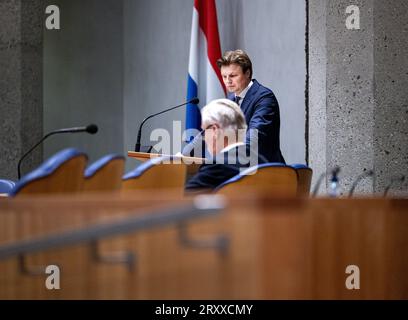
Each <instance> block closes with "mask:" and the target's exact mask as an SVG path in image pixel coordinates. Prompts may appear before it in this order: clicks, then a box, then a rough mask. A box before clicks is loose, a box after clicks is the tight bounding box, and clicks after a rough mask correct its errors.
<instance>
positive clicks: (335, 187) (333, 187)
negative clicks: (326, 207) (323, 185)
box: [329, 167, 340, 197]
mask: <svg viewBox="0 0 408 320" xmlns="http://www.w3.org/2000/svg"><path fill="white" fill-rule="evenodd" d="M339 172H340V167H334V169H333V170H332V171H331V178H330V187H329V195H330V196H331V197H337V196H338V193H339V178H338V177H337V175H338V174H339Z"/></svg>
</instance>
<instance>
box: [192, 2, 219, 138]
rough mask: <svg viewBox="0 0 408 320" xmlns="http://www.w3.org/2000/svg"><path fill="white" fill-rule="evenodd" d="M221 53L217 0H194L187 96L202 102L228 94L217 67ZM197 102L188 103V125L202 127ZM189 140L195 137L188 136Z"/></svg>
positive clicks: (202, 104) (203, 103)
mask: <svg viewBox="0 0 408 320" xmlns="http://www.w3.org/2000/svg"><path fill="white" fill-rule="evenodd" d="M220 57H221V46H220V38H219V35H218V23H217V11H216V6H215V0H194V8H193V23H192V26H191V42H190V58H189V64H188V82H187V100H190V99H192V98H195V97H198V98H199V99H200V106H204V105H206V104H207V103H208V102H210V101H211V100H214V99H220V98H224V97H225V87H224V84H223V81H222V78H221V73H220V70H219V69H218V67H217V64H216V62H217V59H219V58H220ZM200 126H201V115H200V110H199V108H198V107H197V105H193V104H189V105H187V112H186V129H187V130H188V129H197V130H200ZM187 139H188V140H190V139H191V137H187Z"/></svg>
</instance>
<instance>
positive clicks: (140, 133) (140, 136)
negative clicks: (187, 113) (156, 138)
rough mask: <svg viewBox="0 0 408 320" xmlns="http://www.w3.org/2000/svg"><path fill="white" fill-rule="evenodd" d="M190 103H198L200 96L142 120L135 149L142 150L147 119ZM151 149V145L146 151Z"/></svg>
mask: <svg viewBox="0 0 408 320" xmlns="http://www.w3.org/2000/svg"><path fill="white" fill-rule="evenodd" d="M189 103H192V104H198V98H194V99H191V100H190V101H187V102H184V103H182V104H179V105H178V106H175V107H172V108H169V109H166V110H163V111H160V112H158V113H155V114H152V115H150V116H148V117H147V118H144V119H143V121H142V123H141V124H140V126H139V131H138V132H137V140H136V145H135V151H136V152H140V147H141V144H140V140H141V139H142V127H143V125H144V124H145V122H146V121H147V120H149V119H150V118H153V117H155V116H158V115H159V114H162V113H165V112H167V111H171V110H173V109H176V108H180V107H182V106H184V105H186V104H189ZM151 149H152V147H151V146H150V147H148V150H147V151H146V152H150V150H151Z"/></svg>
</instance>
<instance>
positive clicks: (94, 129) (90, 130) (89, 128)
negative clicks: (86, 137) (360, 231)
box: [50, 124, 98, 134]
mask: <svg viewBox="0 0 408 320" xmlns="http://www.w3.org/2000/svg"><path fill="white" fill-rule="evenodd" d="M74 132H88V133H90V134H95V133H97V132H98V126H97V125H96V124H90V125H88V126H86V127H73V128H65V129H59V130H55V131H53V132H51V133H50V134H55V133H74Z"/></svg>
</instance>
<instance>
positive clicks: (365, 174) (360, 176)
mask: <svg viewBox="0 0 408 320" xmlns="http://www.w3.org/2000/svg"><path fill="white" fill-rule="evenodd" d="M373 174H374V171H373V170H368V171H366V172H363V173H362V174H360V175H359V176H358V177H357V179H356V180H355V181H354V183H353V185H352V186H351V188H350V192H349V196H348V197H349V198H351V196H352V195H353V193H354V189H355V188H356V187H357V184H358V183H359V182H360V180H361V179H363V178H365V177H371V176H372V175H373Z"/></svg>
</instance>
